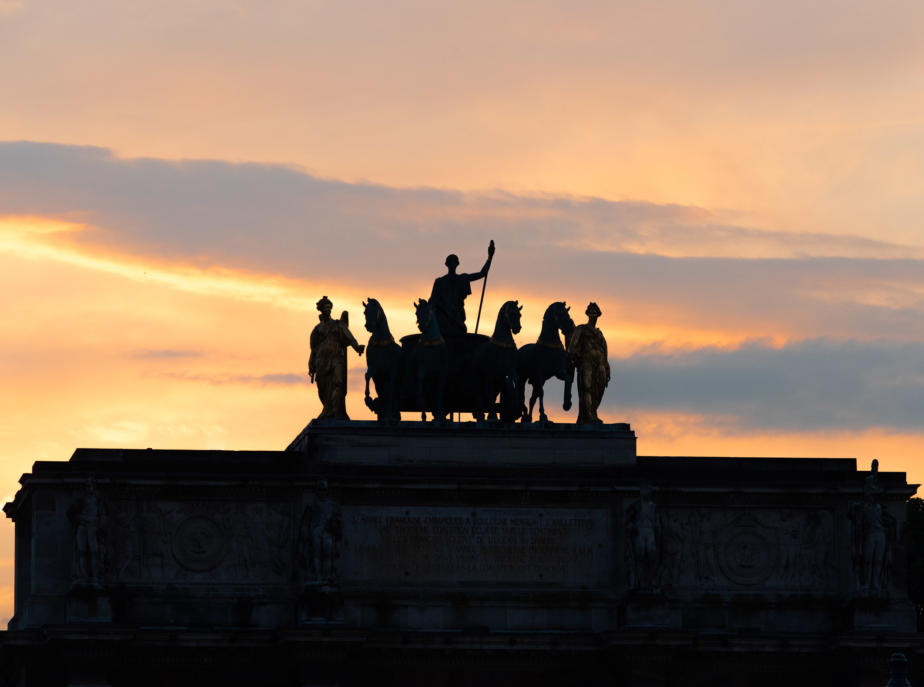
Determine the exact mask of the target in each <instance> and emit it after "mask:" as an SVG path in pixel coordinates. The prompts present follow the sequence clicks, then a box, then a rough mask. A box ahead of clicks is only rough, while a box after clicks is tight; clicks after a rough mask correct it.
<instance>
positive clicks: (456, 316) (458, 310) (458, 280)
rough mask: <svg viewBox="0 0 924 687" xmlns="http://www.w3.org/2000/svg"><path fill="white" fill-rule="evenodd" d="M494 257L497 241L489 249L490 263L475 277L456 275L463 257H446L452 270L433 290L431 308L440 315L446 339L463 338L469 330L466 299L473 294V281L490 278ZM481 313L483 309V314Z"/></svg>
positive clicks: (437, 318)
mask: <svg viewBox="0 0 924 687" xmlns="http://www.w3.org/2000/svg"><path fill="white" fill-rule="evenodd" d="M493 258H494V241H491V245H490V246H488V260H487V262H485V264H484V267H482V268H481V271H480V272H475V273H474V274H466V273H459V272H456V269H457V268H458V267H459V257H458V256H457V255H455V254H452V255H450V256H448V257H447V258H446V267H447V268H448V269H449V271H448V272H447V273H446V274H444V275H443V276H442V277H438V278H437V279H436V280H435V281H434V282H433V290H432V291H431V293H430V305H431V306H433V309H434V310H435V312H436V320H437V322H438V323H439V326H440V333H441V334H442V335H443V336H444V337H454V336H461V335H462V334H465V333H466V332H467V331H468V330H467V329H466V327H465V299H466V298H467V297H468V295H469V294H470V293H471V292H472V287H471V283H472V282H473V281H478V280H479V279H487V276H488V270H490V269H491V260H492V259H493ZM483 298H484V294H483V293H482V299H483ZM480 312H481V310H480V306H479V315H480Z"/></svg>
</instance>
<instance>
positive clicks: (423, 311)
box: [414, 298, 433, 333]
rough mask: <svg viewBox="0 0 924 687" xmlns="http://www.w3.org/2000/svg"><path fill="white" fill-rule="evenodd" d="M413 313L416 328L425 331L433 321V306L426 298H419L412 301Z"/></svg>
mask: <svg viewBox="0 0 924 687" xmlns="http://www.w3.org/2000/svg"><path fill="white" fill-rule="evenodd" d="M414 314H415V315H416V316H417V329H419V330H420V331H421V332H422V333H426V331H427V327H429V326H430V323H431V322H432V321H433V308H432V307H431V306H430V304H429V303H428V302H427V301H426V300H424V299H423V298H420V299H418V300H417V302H416V303H414Z"/></svg>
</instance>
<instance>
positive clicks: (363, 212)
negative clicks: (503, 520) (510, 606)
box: [0, 0, 924, 617]
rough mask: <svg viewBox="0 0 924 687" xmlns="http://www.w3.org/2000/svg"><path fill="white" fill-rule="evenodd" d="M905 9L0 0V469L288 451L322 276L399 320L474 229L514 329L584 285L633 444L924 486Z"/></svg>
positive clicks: (554, 388)
mask: <svg viewBox="0 0 924 687" xmlns="http://www.w3.org/2000/svg"><path fill="white" fill-rule="evenodd" d="M922 32H924V3H921V2H920V0H898V1H895V2H892V1H888V2H882V3H873V2H869V1H868V0H864V1H863V2H859V1H854V0H836V1H834V0H813V1H812V2H809V3H806V2H804V0H800V1H796V0H776V2H766V0H761V1H760V2H758V1H756V0H734V1H730V0H726V1H719V0H714V1H711V2H706V1H702V2H692V1H680V0H665V1H663V2H642V1H638V2H628V1H615V0H610V1H606V2H604V1H599V2H592V1H580V0H569V1H568V2H548V1H544V0H530V1H529V2H525V1H524V2H515V1H502V0H491V1H490V2H479V1H476V0H469V1H467V2H464V3H463V2H457V3H444V2H433V1H432V0H428V1H423V0H391V1H390V2H369V1H365V2H358V1H354V0H337V1H336V2H334V1H327V0H325V1H320V0H297V1H296V0H269V1H265V2H259V3H258V2H244V1H237V2H232V1H230V0H228V1H226V2H221V1H218V0H211V1H208V2H206V1H204V0H183V1H182V2H179V1H174V0H161V1H160V2H156V3H154V2H151V3H148V2H122V1H118V2H116V1H115V0H110V1H104V0H81V2H65V1H64V0H0V290H2V293H3V294H5V296H4V298H3V300H2V302H3V303H4V307H3V317H2V319H0V374H2V386H0V389H2V394H0V449H2V462H0V478H2V484H4V485H5V487H4V488H3V493H4V495H5V496H6V498H9V497H11V496H12V494H13V493H14V492H15V490H16V487H17V484H16V480H17V479H18V477H19V475H20V474H21V473H23V472H26V471H28V470H29V469H30V466H31V465H32V463H33V461H35V460H40V459H41V460H66V459H67V458H68V457H69V456H70V455H71V453H72V452H73V450H74V449H75V448H77V447H91V446H99V447H142V448H143V447H149V446H150V447H155V448H192V449H216V448H220V449H281V448H284V447H285V446H286V445H287V444H288V442H289V441H290V440H291V439H292V438H293V437H294V436H295V435H296V434H297V433H298V432H299V430H301V428H302V427H303V426H304V425H305V424H306V423H307V421H308V420H309V419H311V418H312V417H314V416H315V415H317V414H318V412H319V410H320V409H319V404H318V400H317V392H316V388H315V387H310V386H309V385H308V384H307V379H306V372H307V357H308V351H307V337H308V333H309V331H310V329H311V328H312V327H313V326H314V324H315V323H316V322H317V311H316V310H315V306H314V304H315V301H317V300H318V298H320V297H321V296H322V295H325V294H326V295H327V296H329V297H330V298H331V299H332V300H333V302H334V311H335V315H336V314H338V313H339V312H340V311H341V310H348V311H349V312H350V315H351V324H352V329H353V332H354V334H356V336H357V338H359V339H360V340H361V341H365V339H366V338H367V337H368V334H367V333H366V332H365V331H364V330H363V327H362V305H361V301H362V300H363V299H365V298H367V297H370V296H372V297H375V298H378V299H379V300H380V301H381V302H382V304H383V306H384V308H385V310H386V313H387V314H388V317H389V321H390V323H391V327H392V331H393V332H394V333H395V334H396V335H404V334H408V333H412V332H413V331H414V323H413V307H412V302H413V301H414V300H415V299H416V298H419V297H426V296H428V295H429V292H430V287H431V285H432V282H433V279H434V278H435V277H437V276H439V275H440V274H442V273H443V272H444V271H445V268H444V267H443V260H444V258H445V257H446V255H447V253H450V252H454V253H457V254H458V255H459V257H460V259H461V263H462V264H461V267H460V269H461V270H462V271H477V270H478V269H480V267H481V265H482V263H483V261H484V259H485V257H486V248H487V245H488V241H489V240H490V239H494V240H495V241H496V243H497V254H496V256H495V259H494V265H493V267H492V271H491V276H490V279H489V281H488V284H487V292H486V295H485V313H487V315H486V316H485V317H487V319H489V320H491V321H492V322H493V319H494V315H495V314H496V312H497V309H498V307H499V306H500V304H501V303H503V302H504V301H506V300H509V299H519V300H520V302H521V304H524V308H523V322H524V329H523V331H522V332H521V333H520V334H519V335H518V337H517V341H518V343H519V344H524V343H528V342H530V341H534V340H535V338H536V336H537V334H538V328H539V323H540V319H541V316H542V312H543V310H544V309H545V306H547V305H548V304H549V303H550V302H552V301H555V300H565V301H567V302H568V304H569V305H572V313H573V314H575V315H576V317H575V319H576V320H583V315H580V313H582V312H583V310H584V307H585V306H586V304H587V302H588V301H591V300H593V301H596V302H597V303H598V304H599V305H600V307H601V309H602V311H603V316H602V318H601V319H600V322H599V325H600V327H601V328H602V329H603V331H604V333H605V335H606V337H607V340H608V342H609V345H610V354H611V361H610V362H611V365H612V368H613V382H612V384H611V386H610V387H609V389H608V390H607V393H606V395H605V397H604V402H603V411H604V412H603V415H605V417H606V418H607V419H609V420H612V421H628V422H630V423H631V424H632V426H633V428H634V429H635V430H636V432H637V434H638V448H639V453H641V454H646V455H662V454H667V455H742V456H751V455H763V456H821V457H856V458H858V460H859V461H860V466H861V467H862V468H863V469H866V468H867V467H868V465H869V461H870V460H871V459H872V458H879V459H880V462H881V464H882V469H883V470H887V471H891V470H904V471H907V472H908V478H909V480H910V481H913V482H921V481H922V480H924V457H922V456H921V446H922V439H924V427H922V410H924V221H922V220H924V41H922V40H921V35H922ZM475 291H476V295H475V296H473V297H471V298H469V300H468V303H467V309H468V313H469V321H470V324H471V325H473V324H474V319H475V313H476V311H477V306H478V300H477V295H478V293H480V285H475ZM483 328H484V325H482V329H483ZM350 365H351V391H350V395H349V396H348V398H347V405H348V409H349V411H350V413H351V415H352V417H353V418H354V419H369V418H370V417H371V416H370V413H369V412H368V411H367V410H366V409H365V407H364V405H363V403H362V394H361V391H360V385H361V383H362V373H363V372H364V369H365V365H364V361H363V360H361V359H360V358H358V357H357V356H355V355H354V354H353V353H350ZM546 398H547V400H548V407H549V408H555V409H556V410H555V412H554V413H553V416H554V417H555V418H556V419H559V420H565V419H568V418H573V416H574V413H571V414H569V415H566V414H564V413H562V411H561V410H560V401H561V383H560V382H554V383H553V382H550V383H549V386H548V388H547V395H546ZM11 542H12V526H11V525H10V524H6V525H4V526H2V527H0V552H2V554H3V555H2V556H0V566H2V567H0V616H3V617H8V616H9V614H10V613H11V612H12V544H11Z"/></svg>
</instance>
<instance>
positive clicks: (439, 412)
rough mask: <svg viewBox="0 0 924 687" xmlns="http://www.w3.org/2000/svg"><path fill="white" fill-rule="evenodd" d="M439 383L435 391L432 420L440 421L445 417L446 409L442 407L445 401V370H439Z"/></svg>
mask: <svg viewBox="0 0 924 687" xmlns="http://www.w3.org/2000/svg"><path fill="white" fill-rule="evenodd" d="M439 380H440V381H439V385H438V386H437V392H436V414H435V415H434V416H433V421H434V422H442V421H443V420H445V419H446V410H445V408H444V407H443V406H444V405H445V401H446V371H445V369H444V370H440V376H439Z"/></svg>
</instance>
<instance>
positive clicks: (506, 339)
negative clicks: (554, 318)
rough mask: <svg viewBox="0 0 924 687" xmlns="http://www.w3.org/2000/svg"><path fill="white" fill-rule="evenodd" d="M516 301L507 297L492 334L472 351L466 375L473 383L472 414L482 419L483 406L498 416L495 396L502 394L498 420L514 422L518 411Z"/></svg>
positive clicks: (491, 418)
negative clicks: (473, 403)
mask: <svg viewBox="0 0 924 687" xmlns="http://www.w3.org/2000/svg"><path fill="white" fill-rule="evenodd" d="M522 309H523V306H521V305H520V304H519V301H507V302H506V303H504V304H503V305H502V306H501V309H500V310H499V311H498V313H497V321H496V323H495V324H494V333H493V334H492V335H491V338H490V339H488V340H487V341H485V342H484V343H481V344H479V345H478V347H477V348H476V349H475V351H474V352H473V353H472V362H471V366H470V368H469V379H470V380H471V384H472V386H473V387H474V389H473V391H474V393H473V396H474V398H475V413H474V415H475V418H476V420H478V421H483V420H484V413H485V410H487V412H488V419H489V420H496V419H497V411H496V408H495V403H494V401H495V399H496V398H497V395H498V393H500V396H501V401H500V405H501V418H500V419H501V420H502V421H503V422H513V421H515V420H516V418H517V417H519V415H520V405H519V397H518V396H517V388H518V381H517V345H516V342H514V340H513V335H514V334H517V333H519V331H520V311H521V310H522Z"/></svg>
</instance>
